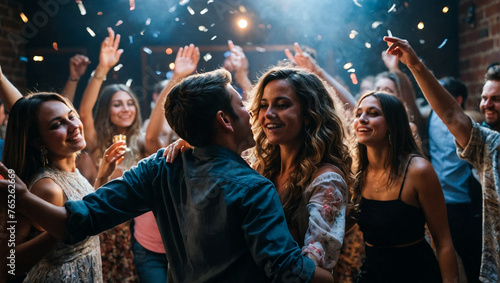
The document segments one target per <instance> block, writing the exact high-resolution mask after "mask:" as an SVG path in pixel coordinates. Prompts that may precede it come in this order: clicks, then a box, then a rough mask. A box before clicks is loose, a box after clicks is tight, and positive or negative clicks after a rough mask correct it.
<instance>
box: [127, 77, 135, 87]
mask: <svg viewBox="0 0 500 283" xmlns="http://www.w3.org/2000/svg"><path fill="white" fill-rule="evenodd" d="M133 81H134V80H133V79H128V80H127V82H126V83H125V85H126V86H128V87H130V86H131V85H132V82H133Z"/></svg>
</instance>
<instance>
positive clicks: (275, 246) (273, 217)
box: [242, 183, 316, 282]
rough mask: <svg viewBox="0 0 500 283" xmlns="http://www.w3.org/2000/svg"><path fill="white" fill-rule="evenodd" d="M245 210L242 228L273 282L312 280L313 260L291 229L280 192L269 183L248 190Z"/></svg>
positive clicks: (251, 249) (255, 256) (256, 260)
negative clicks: (303, 250) (300, 246)
mask: <svg viewBox="0 0 500 283" xmlns="http://www.w3.org/2000/svg"><path fill="white" fill-rule="evenodd" d="M242 209H244V210H245V217H244V220H243V226H242V228H243V230H244V232H245V235H246V242H247V244H248V247H249V249H250V252H251V254H252V255H253V257H254V260H255V262H256V263H257V265H258V266H260V267H261V268H263V269H264V271H265V272H266V275H267V277H268V278H271V280H272V282H309V281H310V280H311V278H312V276H313V274H314V271H315V268H316V265H315V264H314V262H313V261H312V260H311V259H309V258H306V257H304V256H302V252H301V250H300V248H299V246H298V244H297V243H296V242H295V240H294V239H293V238H292V235H291V234H290V232H289V231H288V226H287V224H286V221H285V215H284V212H283V208H282V206H281V203H280V200H279V197H278V194H277V193H276V190H275V188H274V186H272V184H270V183H261V185H260V186H255V187H253V188H252V189H249V190H248V191H247V194H246V196H245V197H244V198H243V201H242Z"/></svg>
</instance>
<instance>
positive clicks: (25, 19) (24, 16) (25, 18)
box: [19, 12, 28, 23]
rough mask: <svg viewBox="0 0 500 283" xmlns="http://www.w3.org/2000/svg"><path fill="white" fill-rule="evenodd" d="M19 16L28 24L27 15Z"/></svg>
mask: <svg viewBox="0 0 500 283" xmlns="http://www.w3.org/2000/svg"><path fill="white" fill-rule="evenodd" d="M19 16H21V19H22V20H23V22H25V23H27V22H28V17H26V15H25V14H24V13H23V12H21V14H19Z"/></svg>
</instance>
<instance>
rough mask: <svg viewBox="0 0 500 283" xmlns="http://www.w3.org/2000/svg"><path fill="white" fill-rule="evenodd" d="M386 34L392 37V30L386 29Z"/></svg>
mask: <svg viewBox="0 0 500 283" xmlns="http://www.w3.org/2000/svg"><path fill="white" fill-rule="evenodd" d="M387 35H388V36H390V37H392V32H391V30H390V29H388V30H387Z"/></svg>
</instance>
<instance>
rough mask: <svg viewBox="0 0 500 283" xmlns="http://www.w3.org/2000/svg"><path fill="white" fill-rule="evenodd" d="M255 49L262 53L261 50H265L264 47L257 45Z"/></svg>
mask: <svg viewBox="0 0 500 283" xmlns="http://www.w3.org/2000/svg"><path fill="white" fill-rule="evenodd" d="M255 51H257V52H262V53H263V52H266V49H265V48H264V47H260V46H257V47H255Z"/></svg>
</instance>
